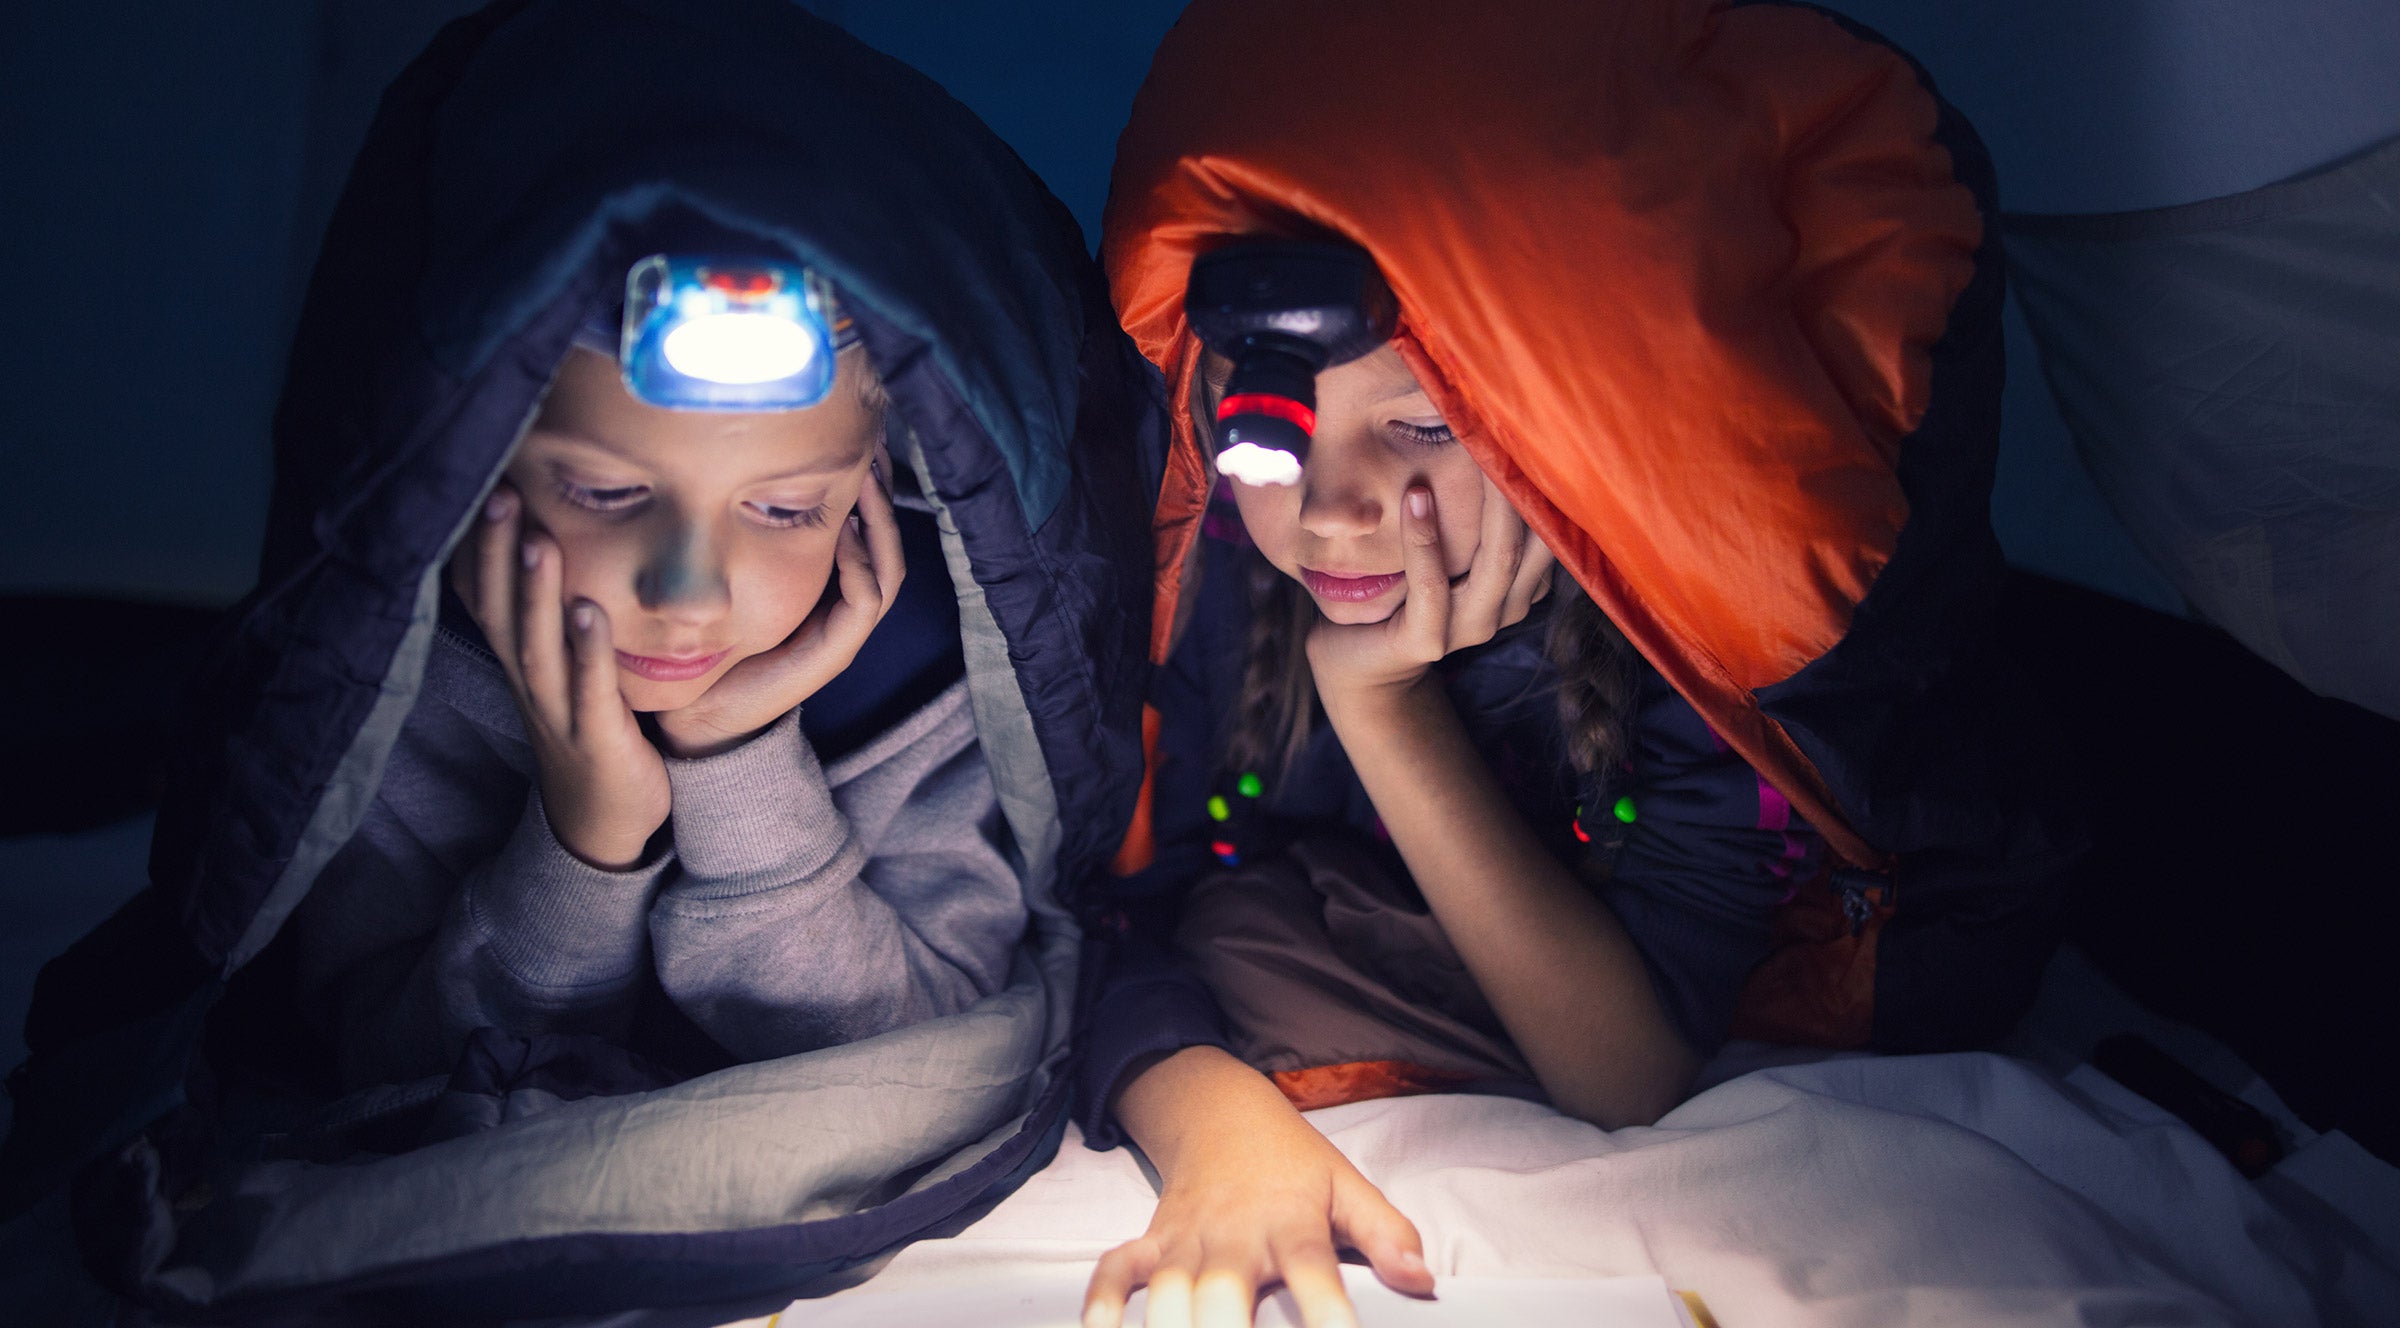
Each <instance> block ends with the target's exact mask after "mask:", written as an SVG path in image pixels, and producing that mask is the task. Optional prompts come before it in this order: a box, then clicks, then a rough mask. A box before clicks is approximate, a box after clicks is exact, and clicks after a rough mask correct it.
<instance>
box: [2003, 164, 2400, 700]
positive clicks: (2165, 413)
mask: <svg viewBox="0 0 2400 1328" xmlns="http://www.w3.org/2000/svg"><path fill="white" fill-rule="evenodd" d="M2008 235H2009V250H2010V262H2011V266H2012V268H2013V270H2014V274H2015V277H2016V280H2017V289H2018V294H2019V297H2020V298H2021V300H2022V301H2023V303H2024V306H2025V313H2026V317H2027V319H2028V321H2029V322H2030V324H2031V326H2032V329H2033V333H2034V336H2035V338H2036V340H2037V341H2038V343H2039V344H2040V346H2041V353H2042V367H2043V371H2044V372H2045V374H2046V375H2047V377H2048V379H2049V383H2050V388H2051V391H2052V392H2053V393H2054V394H2055V395H2056V397H2057V399H2058V402H2059V405H2060V406H2061V408H2062V410H2063V412H2064V414H2065V416H2066V418H2067V422H2068V425H2069V427H2070V428H2071V430H2072V431H2073V434H2074V438H2075V442H2076V446H2077V449H2078V451H2079V452H2080V453H2081V455H2082V458H2083V461H2084V464H2085V465H2086V466H2087V467H2088V468H2089V469H2090V470H2091V472H2092V475H2093V477H2094V478H2095V479H2096V480H2097V481H2098V483H2099V485H2100V487H2101V490H2102V492H2103V493H2105V494H2106V495H2107V497H2108V500H2109V502H2110V504H2111V506H2113V507H2114V508H2115V510H2116V512H2117V515H2118V517H2119V518H2120V519H2121V520H2123V521H2124V523H2125V526H2126V528H2127V530H2129V531H2130V532H2131V533H2132V535H2133V537H2134V539H2135V541H2136V542H2137V543H2139V544H2140V546H2141V548H2142V550H2143V551H2144V552H2145V553H2147V554H2148V555H2149V556H2150V558H2151V559H2152V560H2153V561H2154V562H2156V563H2157V564H2158V566H2159V567H2160V568H2161V569H2163V570H2164V571H2165V572H2166V574H2167V576H2168V578H2169V579H2170V580H2172V581H2173V582H2174V583H2175V586H2176V588H2177V589H2178V590H2180V591H2181V592H2182V593H2183V595H2184V598H2185V599H2186V600H2188V601H2189V602H2190V604H2191V605H2192V607H2193V608H2194V609H2195V610H2197V611H2198V613H2199V614H2200V615H2201V616H2202V617H2204V618H2206V619H2208V620H2209V621H2210V622H2213V623H2215V624H2216V625H2217V626H2219V627H2222V628H2224V629H2225V630H2226V631H2228V632H2230V633H2231V634H2232V635H2233V636H2234V637H2235V638H2236V639H2238V640H2240V641H2241V642H2242V644H2244V645H2246V646H2248V647H2249V648H2250V649H2251V650H2253V651H2256V652H2257V653H2258V654H2259V655H2260V656H2262V657H2264V658H2265V659H2267V660H2269V661H2271V662H2273V663H2274V664H2276V665H2277V666H2278V667H2280V668H2282V669H2283V670H2284V671H2285V672H2287V673H2289V674H2291V675H2292V676H2293V677H2295V678H2297V679H2299V680H2300V681H2301V682H2303V683H2305V684H2307V685H2308V686H2309V687H2310V688H2312V689H2313V690H2315V691H2317V692H2318V693H2320V694H2322V695H2326V696H2333V697H2339V698H2341V699H2343V700H2346V701H2350V702H2354V703H2356V704H2358V705H2361V706H2365V707H2366V708H2368V709H2370V710H2374V711H2377V712H2380V713H2382V714H2384V715H2387V716H2391V717H2393V718H2400V334H2396V333H2395V329H2400V139H2395V140H2391V141H2388V142H2385V143H2383V144H2381V145H2380V146H2377V147H2374V148H2370V149H2368V150H2367V151H2365V152H2363V153H2360V154H2358V155H2357V156H2355V157H2352V158H2351V159H2349V160H2347V161H2344V162H2342V163H2339V164H2337V165H2335V166H2333V167H2330V168H2328V169H2325V170H2322V171H2318V172H2314V173H2311V174H2309V175H2306V176H2303V177H2301V178H2298V179H2294V180H2289V181H2285V182H2283V183H2280V184H2275V185H2270V186H2268V187H2266V188H2263V189H2256V190H2252V191H2249V192H2247V193H2242V194H2235V195H2232V196H2229V197H2225V198H2218V199H2211V200H2207V201H2204V202H2198V203H2190V204H2186V205H2183V206H2179V207H2169V208H2159V209H2155V210H2150V211H2142V212H2125V213H2107V214H2093V215H2075V216H2012V217H2011V218H2010V219H2009V221H2008Z"/></svg>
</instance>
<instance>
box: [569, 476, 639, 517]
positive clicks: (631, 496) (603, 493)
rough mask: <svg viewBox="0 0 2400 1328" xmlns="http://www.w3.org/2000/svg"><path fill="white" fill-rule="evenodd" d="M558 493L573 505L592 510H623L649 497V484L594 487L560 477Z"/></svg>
mask: <svg viewBox="0 0 2400 1328" xmlns="http://www.w3.org/2000/svg"><path fill="white" fill-rule="evenodd" d="M558 494H559V496H560V497H561V498H564V499H566V500H567V501H568V502H570V503H573V504H574V505H575V506H577V507H581V508H586V509H589V510H591V511H594V512H623V511H627V510H629V509H631V508H633V507H635V506H637V505H639V504H640V503H641V501H642V500H643V499H644V498H647V497H649V496H650V486H649V485H647V484H621V485H611V486H609V487H607V488H595V487H593V486H591V485H585V484H577V483H576V482H575V481H573V480H563V479H562V480H560V481H559V482H558Z"/></svg>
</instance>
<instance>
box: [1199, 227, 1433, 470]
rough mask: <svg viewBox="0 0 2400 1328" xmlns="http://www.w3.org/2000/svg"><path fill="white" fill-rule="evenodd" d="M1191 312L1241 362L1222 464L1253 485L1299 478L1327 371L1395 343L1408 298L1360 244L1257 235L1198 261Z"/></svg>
mask: <svg viewBox="0 0 2400 1328" xmlns="http://www.w3.org/2000/svg"><path fill="white" fill-rule="evenodd" d="M1183 311H1184V316H1185V317H1186V318H1187V319H1189V320H1190V322H1191V325H1192V335H1194V336H1196V337H1198V338H1200V344H1201V345H1203V346H1206V347H1207V348H1208V349H1210V350H1212V351H1215V352H1216V353H1217V354H1219V355H1222V356H1224V357H1225V358H1226V359H1229V360H1231V361H1233V376H1232V378H1230V379H1228V380H1227V381H1226V384H1225V397H1224V400H1222V401H1220V402H1218V403H1217V438H1216V454H1217V469H1218V471H1219V472H1220V473H1222V474H1226V475H1230V476H1232V477H1233V478H1235V479H1237V480H1240V481H1242V482H1243V483H1246V484H1297V483H1299V482H1300V467H1301V466H1302V465H1303V464H1305V463H1306V462H1307V460H1308V441H1309V438H1310V437H1311V436H1312V435H1314V434H1315V433H1316V430H1317V374H1318V373H1319V372H1321V371H1323V370H1325V369H1329V368H1331V367H1333V366H1334V365H1337V364H1347V363H1349V362H1350V361H1352V360H1355V359H1357V358H1358V357H1360V356H1361V355H1364V354H1366V353H1367V352H1369V351H1371V350H1373V349H1375V348H1376V347H1377V346H1380V345H1382V344H1383V343H1384V342H1386V341H1389V340H1390V339H1391V336H1392V329H1393V327H1394V326H1396V325H1397V324H1398V322H1399V316H1400V310H1399V304H1398V302H1397V301H1396V300H1394V299H1393V298H1392V290H1391V287H1389V286H1387V285H1385V284H1384V281H1383V274H1382V273H1380V272H1378V271H1376V270H1375V260H1374V259H1372V258H1369V257H1368V256H1367V253H1366V251H1365V250H1363V249H1360V248H1358V247H1357V246H1355V245H1348V244H1339V243H1331V242H1327V241H1317V240H1254V241H1248V242H1245V243H1241V244H1233V245H1227V246H1226V247H1224V248H1222V249H1215V250H1211V251H1210V252H1208V253H1205V254H1202V255H1201V256H1200V257H1199V258H1197V259H1195V260H1193V262H1192V280H1191V285H1190V286H1189V287H1188V288H1187V289H1186V291H1185V293H1184V297H1183Z"/></svg>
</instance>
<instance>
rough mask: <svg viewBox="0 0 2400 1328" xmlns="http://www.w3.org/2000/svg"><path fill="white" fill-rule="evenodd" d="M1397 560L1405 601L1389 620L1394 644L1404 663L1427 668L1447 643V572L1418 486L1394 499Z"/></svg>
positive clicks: (1437, 521) (1428, 494)
mask: <svg viewBox="0 0 2400 1328" xmlns="http://www.w3.org/2000/svg"><path fill="white" fill-rule="evenodd" d="M1400 559H1401V562H1400V567H1401V571H1402V572H1403V574H1405V575H1406V576H1407V578H1408V599H1407V600H1406V602H1404V603H1402V604H1401V606H1400V612H1399V613H1398V614H1396V615H1394V617H1395V618H1397V620H1398V621H1397V622H1396V623H1395V625H1394V631H1395V632H1396V633H1397V634H1398V641H1397V644H1398V645H1399V647H1400V649H1401V650H1402V652H1403V653H1405V654H1406V655H1407V656H1408V657H1409V658H1411V659H1418V660H1424V661H1426V662H1429V663H1430V662H1431V661H1433V660H1437V659H1440V658H1441V657H1442V656H1443V654H1444V653H1446V649H1445V648H1446V646H1447V643H1448V641H1449V636H1450V571H1449V569H1448V568H1446V567H1444V566H1443V565H1442V527H1441V514H1440V513H1438V512H1436V511H1435V510H1434V504H1433V490H1432V489H1430V488H1428V487H1426V486H1425V485H1423V484H1412V485H1410V486H1409V487H1408V492H1407V493H1406V494H1404V495H1402V497H1401V499H1400Z"/></svg>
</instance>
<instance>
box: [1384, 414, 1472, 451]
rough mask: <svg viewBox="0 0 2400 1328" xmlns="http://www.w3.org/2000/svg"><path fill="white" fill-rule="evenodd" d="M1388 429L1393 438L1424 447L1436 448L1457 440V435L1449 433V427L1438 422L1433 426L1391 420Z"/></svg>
mask: <svg viewBox="0 0 2400 1328" xmlns="http://www.w3.org/2000/svg"><path fill="white" fill-rule="evenodd" d="M1388 427H1389V428H1390V429H1391V431H1392V434H1393V435H1394V436H1395V437H1398V438H1401V439H1403V440H1405V441H1407V442H1411V443H1416V444H1419V445H1421V446H1424V447H1438V446H1440V445H1441V444H1443V443H1447V442H1453V441H1456V439H1457V438H1458V435H1457V434H1455V433H1452V432H1451V431H1450V426H1449V425H1447V424H1443V423H1440V422H1438V421H1437V422H1435V423H1433V424H1416V423H1412V422H1410V421H1408V420H1393V421H1392V422H1391V423H1390V425H1389V426H1388Z"/></svg>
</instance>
